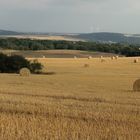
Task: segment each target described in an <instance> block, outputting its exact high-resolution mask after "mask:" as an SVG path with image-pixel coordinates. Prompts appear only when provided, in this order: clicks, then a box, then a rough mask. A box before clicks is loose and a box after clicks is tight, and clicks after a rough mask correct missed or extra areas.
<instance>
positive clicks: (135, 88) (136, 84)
mask: <svg viewBox="0 0 140 140" xmlns="http://www.w3.org/2000/svg"><path fill="white" fill-rule="evenodd" d="M133 91H140V79H137V80H136V81H135V82H134V84H133Z"/></svg>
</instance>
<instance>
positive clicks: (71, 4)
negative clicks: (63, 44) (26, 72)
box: [0, 0, 140, 34]
mask: <svg viewBox="0 0 140 140" xmlns="http://www.w3.org/2000/svg"><path fill="white" fill-rule="evenodd" d="M139 15H140V1H139V0H133V1H132V0H118V1H115V0H106V1H104V0H36V2H34V1H33V0H28V1H26V0H11V1H9V0H4V1H2V0H0V19H1V22H0V29H3V30H11V31H20V32H52V33H92V32H111V33H125V34H127V33H128V34H129V33H131V34H140V28H139V24H140V19H139Z"/></svg>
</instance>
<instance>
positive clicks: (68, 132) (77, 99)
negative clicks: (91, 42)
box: [0, 58, 140, 140]
mask: <svg viewBox="0 0 140 140" xmlns="http://www.w3.org/2000/svg"><path fill="white" fill-rule="evenodd" d="M133 60H134V58H118V60H111V58H105V62H101V59H100V58H92V59H87V58H81V59H78V58H77V59H74V58H69V59H65V58H61V59H56V58H54V59H53V58H42V59H38V61H40V62H41V63H42V64H44V66H45V68H44V71H46V72H50V74H48V75H31V76H30V77H21V76H19V75H18V74H0V140H139V139H140V93H138V92H133V91H132V87H133V82H134V81H135V80H136V79H138V78H140V62H138V63H133ZM85 64H88V67H84V65H85ZM51 72H54V73H55V74H53V75H51Z"/></svg>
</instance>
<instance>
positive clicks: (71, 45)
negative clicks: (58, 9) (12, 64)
mask: <svg viewBox="0 0 140 140" xmlns="http://www.w3.org/2000/svg"><path fill="white" fill-rule="evenodd" d="M139 48H140V45H129V44H119V43H116V44H115V43H113V44H107V43H105V44H103V43H95V42H81V41H79V42H74V41H52V40H31V39H17V38H1V39H0V49H13V50H51V49H68V50H86V51H99V52H107V53H115V54H118V55H125V56H140V49H139Z"/></svg>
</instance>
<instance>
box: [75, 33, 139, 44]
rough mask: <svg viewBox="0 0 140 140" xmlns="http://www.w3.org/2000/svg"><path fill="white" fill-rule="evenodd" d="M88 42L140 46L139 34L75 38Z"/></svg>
mask: <svg viewBox="0 0 140 140" xmlns="http://www.w3.org/2000/svg"><path fill="white" fill-rule="evenodd" d="M75 37H77V38H81V39H84V40H86V41H94V42H100V43H128V44H140V35H139V34H121V33H105V32H103V33H89V34H79V35H77V36H75Z"/></svg>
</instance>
